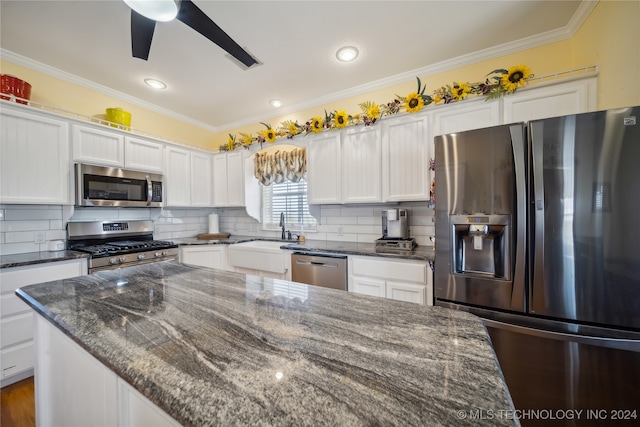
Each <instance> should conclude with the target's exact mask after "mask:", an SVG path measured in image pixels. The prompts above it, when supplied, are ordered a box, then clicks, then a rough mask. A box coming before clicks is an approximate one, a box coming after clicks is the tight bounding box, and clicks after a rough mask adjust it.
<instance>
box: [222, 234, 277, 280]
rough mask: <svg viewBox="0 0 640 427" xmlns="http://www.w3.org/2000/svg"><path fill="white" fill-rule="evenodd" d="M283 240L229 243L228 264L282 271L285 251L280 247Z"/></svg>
mask: <svg viewBox="0 0 640 427" xmlns="http://www.w3.org/2000/svg"><path fill="white" fill-rule="evenodd" d="M285 244H286V243H283V242H271V241H266V240H253V241H251V242H243V243H236V244H234V245H229V265H232V266H234V267H243V268H251V269H254V270H261V271H270V272H273V273H284V272H286V271H287V269H286V264H285V251H284V250H282V249H280V247H281V246H283V245H285Z"/></svg>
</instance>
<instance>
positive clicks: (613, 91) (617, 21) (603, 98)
mask: <svg viewBox="0 0 640 427" xmlns="http://www.w3.org/2000/svg"><path fill="white" fill-rule="evenodd" d="M638 40H640V1H613V0H600V2H599V3H598V4H597V5H596V7H595V8H594V10H593V11H592V12H591V14H590V16H589V17H588V18H587V19H586V20H585V22H584V23H583V24H582V26H581V28H580V29H579V30H578V31H577V33H576V34H575V35H574V37H573V38H571V39H569V40H564V41H560V42H556V43H550V44H547V45H544V46H541V47H537V48H533V49H527V50H523V51H521V52H517V53H513V54H509V55H505V56H502V57H499V58H495V59H491V60H486V61H482V62H479V63H476V64H473V65H469V66H465V67H461V68H458V69H456V70H452V71H447V72H443V73H439V74H434V75H431V76H417V77H420V79H421V80H422V82H423V84H426V85H427V92H431V91H433V90H434V89H436V88H438V87H440V86H443V85H446V84H451V83H452V82H453V81H471V82H476V81H480V80H482V79H484V76H485V74H487V73H488V72H489V71H492V70H494V69H496V68H506V67H510V66H512V65H516V64H526V65H528V66H529V68H531V70H532V71H533V73H535V75H537V76H542V75H546V74H550V73H555V72H558V71H564V70H568V69H571V68H579V67H584V66H588V65H594V64H595V65H598V66H599V68H600V74H599V76H598V94H597V109H607V108H614V107H620V106H628V105H640V79H639V78H638V76H639V75H640V45H639V44H638ZM0 67H1V70H2V72H3V73H8V74H14V75H17V76H19V77H20V78H23V79H24V80H27V81H29V82H30V83H31V84H32V85H33V87H34V92H33V94H32V100H33V101H36V102H40V103H43V104H47V105H52V106H55V107H59V108H62V109H66V110H70V111H73V112H77V113H80V114H84V115H90V116H92V115H100V114H104V109H105V108H107V107H122V108H124V109H125V110H127V111H130V112H131V113H132V117H133V118H132V126H133V127H135V128H138V129H142V130H145V131H148V132H151V133H154V134H157V135H163V136H164V137H166V138H170V139H175V140H179V141H185V142H188V143H190V144H193V145H197V146H201V147H206V148H211V149H213V148H217V147H219V146H220V145H223V144H225V143H226V141H227V137H228V134H229V133H231V134H238V133H240V132H244V133H252V134H254V135H255V134H256V132H258V131H261V130H264V129H265V128H264V127H263V126H262V125H260V124H259V123H256V124H253V125H250V126H245V127H242V128H237V129H231V130H226V131H224V132H220V133H218V134H213V133H211V132H209V131H207V130H204V129H201V128H199V127H196V126H192V125H189V124H186V123H184V122H180V121H178V120H174V119H167V117H165V116H163V115H160V114H158V113H155V112H151V111H148V110H145V109H143V108H140V107H137V106H135V105H129V104H127V103H124V102H121V101H119V100H117V99H114V98H111V97H109V96H107V95H103V94H100V93H95V92H93V91H90V90H88V89H85V88H82V87H79V86H76V85H73V84H71V83H67V82H65V81H61V80H59V79H56V78H53V77H50V76H46V75H43V74H41V73H39V72H36V71H33V70H29V69H26V68H23V67H20V66H17V65H15V64H12V63H9V62H6V61H2V62H0ZM363 83H364V82H363ZM35 88H37V90H36V89H35ZM415 90H416V81H415V79H411V80H409V81H407V82H406V83H403V84H399V85H395V86H391V87H388V88H385V89H381V90H377V91H374V92H371V93H368V94H363V95H358V96H355V97H352V98H347V99H343V100H340V101H338V102H333V103H329V104H326V105H320V106H317V107H314V108H311V109H308V110H305V111H299V112H297V113H295V114H289V115H287V116H282V117H274V118H272V119H268V120H265V122H267V123H270V124H271V125H272V126H273V127H277V126H279V124H280V123H281V122H283V121H285V120H294V121H295V120H297V121H298V122H299V123H303V122H304V121H306V120H308V119H310V118H311V117H313V116H322V115H323V114H324V111H325V110H326V111H333V110H337V109H344V110H346V111H347V112H348V113H351V114H354V113H357V112H359V107H358V104H359V103H361V102H364V101H372V102H376V103H386V102H389V101H391V100H393V99H394V97H395V95H396V94H397V95H401V96H403V95H406V94H408V93H410V92H413V91H415Z"/></svg>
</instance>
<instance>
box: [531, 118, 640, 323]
mask: <svg viewBox="0 0 640 427" xmlns="http://www.w3.org/2000/svg"><path fill="white" fill-rule="evenodd" d="M529 132H530V138H529V139H530V143H531V147H530V150H531V153H532V163H533V165H532V166H533V167H532V168H531V173H532V177H531V180H530V182H531V194H532V199H531V203H530V209H531V210H530V214H529V216H530V219H531V232H532V234H533V239H532V246H531V250H530V257H531V259H530V263H531V266H532V268H531V270H530V272H531V275H532V277H531V284H532V286H530V289H529V291H530V295H529V304H530V306H529V310H530V312H531V313H535V314H538V315H544V316H550V317H553V318H559V319H568V320H573V321H580V322H589V323H593V324H600V325H611V326H618V327H626V328H635V329H639V328H640V203H639V202H638V198H639V197H640V164H639V163H638V160H639V159H640V107H631V108H620V109H616V110H609V111H601V112H593V113H585V114H579V115H574V116H566V117H558V118H552V119H544V120H538V121H534V122H531V123H530V124H529Z"/></svg>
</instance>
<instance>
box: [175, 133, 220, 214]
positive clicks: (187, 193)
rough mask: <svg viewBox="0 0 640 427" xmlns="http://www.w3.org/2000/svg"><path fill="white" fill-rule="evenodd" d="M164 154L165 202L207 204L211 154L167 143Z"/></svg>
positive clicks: (194, 204)
mask: <svg viewBox="0 0 640 427" xmlns="http://www.w3.org/2000/svg"><path fill="white" fill-rule="evenodd" d="M165 154H166V166H165V175H164V178H165V179H164V182H165V186H166V191H165V206H185V207H186V206H201V207H210V206H211V203H212V202H211V197H212V180H213V174H212V167H211V155H210V154H208V153H204V152H200V151H193V150H189V149H186V148H179V147H173V146H167V147H166V149H165Z"/></svg>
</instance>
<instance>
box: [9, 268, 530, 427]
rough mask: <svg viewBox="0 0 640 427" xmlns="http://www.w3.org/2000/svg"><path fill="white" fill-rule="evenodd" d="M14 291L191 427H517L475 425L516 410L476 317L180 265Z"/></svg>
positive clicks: (498, 420)
mask: <svg viewBox="0 0 640 427" xmlns="http://www.w3.org/2000/svg"><path fill="white" fill-rule="evenodd" d="M16 293H17V294H18V295H19V296H20V297H21V298H22V299H23V300H25V301H26V302H27V303H28V304H29V305H30V306H31V307H33V308H34V309H35V310H36V311H38V312H39V313H40V314H41V315H42V316H44V317H45V318H47V319H48V320H49V321H50V322H52V323H53V324H54V325H55V326H56V327H58V328H59V329H60V330H62V331H63V332H64V333H65V334H67V335H68V336H69V337H71V338H72V339H73V340H74V341H75V342H77V343H78V344H79V345H81V346H82V347H83V348H85V349H86V350H87V351H88V352H89V353H91V354H92V355H93V356H95V357H96V358H97V359H99V360H100V361H102V362H103V363H104V364H105V365H107V366H109V367H110V368H111V369H112V370H113V371H114V372H115V373H116V374H117V375H119V376H120V377H121V378H123V379H124V380H125V381H127V382H128V383H130V384H131V385H132V386H133V387H135V388H136V389H137V390H139V391H140V392H141V393H142V394H144V395H145V396H146V397H147V398H149V399H150V400H151V401H152V402H154V403H155V404H156V405H158V406H159V407H160V408H162V409H163V410H164V411H166V412H167V413H168V414H170V415H171V416H172V417H173V418H175V419H176V420H177V421H179V422H180V423H182V424H185V425H273V426H325V425H330V426H336V425H348V426H359V425H362V426H364V425H368V426H371V425H384V426H393V425H398V426H432V425H456V426H461V425H473V426H479V425H491V426H495V425H518V422H517V420H514V419H512V418H510V417H507V416H505V417H497V416H494V417H491V418H492V419H488V417H485V419H477V417H471V416H466V415H468V414H470V411H478V410H482V411H484V413H485V414H486V413H487V411H492V413H493V414H498V413H507V411H510V412H508V413H511V414H513V413H514V412H513V411H514V408H513V404H512V401H511V398H510V395H509V393H508V391H507V387H506V385H505V382H504V379H503V377H502V373H501V371H500V368H499V366H498V364H497V361H496V358H495V354H494V352H493V349H492V347H491V343H490V340H489V338H488V335H487V332H486V330H485V328H484V326H483V324H482V322H481V320H480V319H479V318H477V317H475V316H473V315H471V314H469V313H464V312H459V311H455V310H449V309H446V308H442V307H426V306H421V305H418V304H410V303H404V302H400V301H394V300H389V299H383V298H375V297H369V296H365V295H358V294H352V293H347V292H344V291H339V290H333V289H326V288H321V287H316V286H309V285H303V284H299V283H292V282H287V281H282V280H275V279H268V278H261V277H258V276H245V275H243V274H238V273H232V272H226V271H221V270H214V269H208V268H203V267H194V266H187V265H184V264H179V263H177V262H175V261H169V262H161V263H155V264H147V265H143V266H139V267H130V268H124V269H119V270H111V271H104V272H100V273H96V274H91V275H89V276H82V277H77V278H72V279H65V280H60V281H54V282H48V283H43V284H37V285H30V286H25V287H24V288H21V289H18V290H17V291H16ZM498 411H502V412H498ZM461 414H462V415H461ZM463 415H465V416H463Z"/></svg>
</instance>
